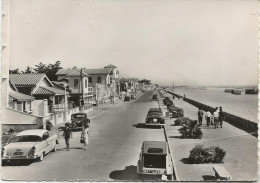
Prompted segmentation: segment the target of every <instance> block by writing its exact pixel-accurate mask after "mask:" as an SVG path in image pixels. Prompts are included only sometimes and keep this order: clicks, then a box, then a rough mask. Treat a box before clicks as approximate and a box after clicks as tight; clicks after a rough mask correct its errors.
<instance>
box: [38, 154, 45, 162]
mask: <svg viewBox="0 0 260 183" xmlns="http://www.w3.org/2000/svg"><path fill="white" fill-rule="evenodd" d="M43 155H44V153H42V154H41V156H40V157H39V161H42V160H43Z"/></svg>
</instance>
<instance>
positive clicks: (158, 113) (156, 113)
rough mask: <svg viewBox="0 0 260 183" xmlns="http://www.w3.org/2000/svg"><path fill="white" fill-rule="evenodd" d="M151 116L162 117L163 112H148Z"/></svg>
mask: <svg viewBox="0 0 260 183" xmlns="http://www.w3.org/2000/svg"><path fill="white" fill-rule="evenodd" d="M148 114H149V115H162V112H159V111H158V112H157V111H151V112H148Z"/></svg>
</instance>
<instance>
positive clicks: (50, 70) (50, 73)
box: [34, 61, 62, 81]
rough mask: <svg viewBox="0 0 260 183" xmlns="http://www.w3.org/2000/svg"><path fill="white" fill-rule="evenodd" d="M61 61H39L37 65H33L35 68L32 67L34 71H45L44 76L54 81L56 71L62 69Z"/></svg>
mask: <svg viewBox="0 0 260 183" xmlns="http://www.w3.org/2000/svg"><path fill="white" fill-rule="evenodd" d="M60 65H61V61H56V62H55V64H48V65H46V64H43V63H42V62H40V63H39V64H38V65H35V67H36V68H34V70H35V72H36V73H45V74H46V76H47V77H48V78H49V79H50V80H51V81H56V80H57V77H56V75H55V74H56V73H57V71H58V70H59V69H62V67H61V66H60Z"/></svg>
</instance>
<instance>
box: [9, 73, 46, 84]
mask: <svg viewBox="0 0 260 183" xmlns="http://www.w3.org/2000/svg"><path fill="white" fill-rule="evenodd" d="M44 77H46V75H45V74H44V73H43V74H40V73H37V74H35V73H33V74H10V75H9V78H10V81H11V82H12V83H13V84H15V85H16V86H22V85H27V86H32V85H36V84H37V83H38V82H39V81H40V80H42V79H43V78H44Z"/></svg>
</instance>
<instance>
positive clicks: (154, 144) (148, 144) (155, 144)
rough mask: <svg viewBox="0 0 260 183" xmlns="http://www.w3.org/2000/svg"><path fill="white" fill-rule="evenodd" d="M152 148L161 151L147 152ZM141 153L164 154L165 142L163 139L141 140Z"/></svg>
mask: <svg viewBox="0 0 260 183" xmlns="http://www.w3.org/2000/svg"><path fill="white" fill-rule="evenodd" d="M151 148H154V149H162V152H160V153H151V152H148V151H149V149H151ZM142 151H143V152H142V153H143V154H161V155H166V154H167V153H166V152H167V151H166V142H165V141H144V142H143V149H142Z"/></svg>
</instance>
